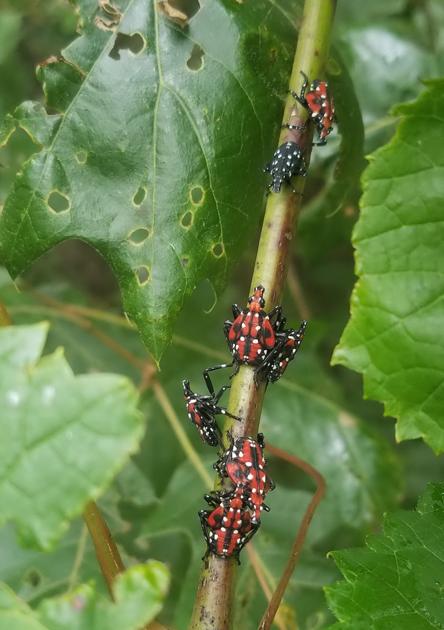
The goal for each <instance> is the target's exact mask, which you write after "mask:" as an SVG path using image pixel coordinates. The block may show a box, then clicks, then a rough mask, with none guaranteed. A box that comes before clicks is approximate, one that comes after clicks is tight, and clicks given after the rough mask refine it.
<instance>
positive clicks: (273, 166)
mask: <svg viewBox="0 0 444 630" xmlns="http://www.w3.org/2000/svg"><path fill="white" fill-rule="evenodd" d="M264 170H265V172H266V173H270V175H271V182H270V184H269V186H268V190H269V191H271V192H274V193H278V192H280V190H281V187H282V184H283V183H284V182H285V183H287V184H290V185H291V180H292V178H293V177H295V176H296V175H300V176H301V177H305V176H306V175H307V167H306V164H305V161H304V156H303V152H302V149H301V147H300V146H299V145H298V144H297V143H296V142H290V141H288V142H284V143H283V144H281V145H280V147H278V148H277V149H276V151H275V152H274V154H273V157H272V159H271V162H269V163H268V164H267V165H266V167H265V169H264Z"/></svg>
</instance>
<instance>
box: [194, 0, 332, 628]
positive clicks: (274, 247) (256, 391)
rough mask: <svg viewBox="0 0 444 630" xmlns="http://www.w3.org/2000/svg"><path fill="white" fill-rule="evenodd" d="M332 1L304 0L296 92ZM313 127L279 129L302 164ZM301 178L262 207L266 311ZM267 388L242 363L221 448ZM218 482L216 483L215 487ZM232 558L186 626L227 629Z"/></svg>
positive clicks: (315, 64)
mask: <svg viewBox="0 0 444 630" xmlns="http://www.w3.org/2000/svg"><path fill="white" fill-rule="evenodd" d="M335 7H336V2H335V0H305V5H304V13H303V17H302V22H301V27H300V31H299V37H298V42H297V48H296V54H295V58H294V63H293V69H292V73H291V78H290V87H291V89H293V90H295V91H296V92H298V91H299V90H300V88H301V86H302V81H303V79H302V76H301V74H300V71H301V70H302V71H304V72H305V74H306V75H307V76H308V77H310V78H316V77H319V76H322V74H323V70H324V67H325V63H326V60H327V55H328V48H329V39H330V31H331V26H332V22H333V16H334V11H335ZM288 120H291V122H292V123H293V124H299V125H301V124H302V123H303V122H305V121H306V120H307V112H306V111H305V110H304V108H302V107H301V106H299V105H298V104H295V101H294V99H293V97H291V96H289V97H288V99H287V102H286V106H285V112H284V117H283V122H284V123H286V122H288ZM310 127H311V126H308V127H307V130H306V131H305V132H302V133H301V132H297V133H298V134H299V135H298V136H296V134H295V132H290V131H289V130H288V129H285V130H283V131H282V133H281V136H280V139H279V144H281V143H282V142H284V141H285V140H287V139H292V140H295V141H298V142H299V143H300V144H301V146H302V147H305V156H306V162H307V164H308V162H309V157H310V147H311V140H312V131H311V128H310ZM304 183H305V181H304V178H302V177H299V178H298V180H297V181H296V182H295V191H296V193H293V192H292V190H291V189H290V187H288V186H284V187H283V188H282V190H281V192H280V193H279V194H270V195H269V197H268V201H267V207H266V210H265V217H264V222H263V226H262V231H261V236H260V241H259V247H258V251H257V256H256V262H255V266H254V271H253V277H252V282H251V290H252V289H253V288H254V287H255V286H257V285H258V284H262V285H263V286H264V287H265V289H266V294H265V297H266V304H267V309H268V310H270V309H271V308H273V307H274V306H275V305H276V304H278V303H279V302H280V301H281V298H282V293H283V289H284V285H285V282H286V272H287V266H288V260H289V254H290V247H291V248H292V247H293V244H292V241H293V239H294V236H295V223H296V218H297V215H298V213H299V209H300V203H301V197H302V192H303V189H304ZM264 392H265V385H264V384H262V385H260V386H257V385H256V383H255V379H254V370H253V369H252V368H250V367H249V366H242V367H241V368H240V370H239V372H238V373H237V375H236V376H235V377H234V378H233V380H232V387H231V391H230V400H229V405H228V409H229V411H230V412H231V413H232V414H235V415H237V416H240V417H241V418H243V420H242V422H236V423H234V424H233V423H232V422H227V423H226V425H225V427H224V438H225V446H227V445H228V440H229V437H228V436H229V434H232V435H233V437H234V438H236V437H237V436H241V435H255V434H256V432H257V430H258V426H259V419H260V414H261V411H262V402H263V396H264ZM217 483H218V482H217V481H216V486H217ZM236 569H237V564H236V560H234V559H230V560H224V559H221V558H218V557H217V556H215V555H213V554H209V555H207V556H206V558H205V561H204V565H203V567H202V571H201V575H200V580H199V585H198V589H197V595H196V599H195V602H194V609H193V614H192V618H191V623H190V630H210V629H211V630H228V629H229V628H230V627H231V620H232V608H233V594H234V580H235V576H236Z"/></svg>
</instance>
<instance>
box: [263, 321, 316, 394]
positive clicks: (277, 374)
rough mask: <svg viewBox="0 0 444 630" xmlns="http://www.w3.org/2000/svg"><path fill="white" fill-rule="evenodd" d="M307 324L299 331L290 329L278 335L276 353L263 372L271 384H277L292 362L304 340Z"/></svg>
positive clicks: (304, 322)
mask: <svg viewBox="0 0 444 630" xmlns="http://www.w3.org/2000/svg"><path fill="white" fill-rule="evenodd" d="M306 328H307V322H306V321H305V320H304V321H303V322H302V323H301V325H300V327H299V329H298V330H295V329H294V328H289V329H287V330H283V331H282V332H280V333H278V334H277V337H278V341H277V343H276V347H275V351H274V352H273V354H271V355H270V356H269V361H267V364H265V365H264V367H263V370H264V372H265V375H266V378H267V380H268V381H269V382H270V383H275V382H276V381H277V380H279V379H280V378H281V376H282V375H283V374H284V372H285V370H286V369H287V366H288V364H289V363H290V361H292V360H293V359H294V357H295V355H296V352H297V351H298V350H299V348H300V346H301V343H302V341H303V340H304V335H305V329H306Z"/></svg>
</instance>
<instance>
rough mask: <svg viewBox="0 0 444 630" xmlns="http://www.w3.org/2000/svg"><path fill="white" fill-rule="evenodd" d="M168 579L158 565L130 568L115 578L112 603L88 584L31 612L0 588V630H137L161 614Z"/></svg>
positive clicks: (4, 586) (163, 569)
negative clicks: (3, 629) (5, 629)
mask: <svg viewBox="0 0 444 630" xmlns="http://www.w3.org/2000/svg"><path fill="white" fill-rule="evenodd" d="M168 583H169V575H168V570H167V569H166V567H165V566H164V565H163V564H161V563H160V562H156V561H151V562H148V563H147V564H145V565H144V566H134V567H131V568H130V569H128V570H127V571H125V573H123V574H121V575H119V576H118V577H117V578H116V581H115V586H114V597H115V602H111V601H110V600H109V598H108V597H104V596H102V595H98V594H97V593H96V592H95V589H94V588H93V586H92V585H90V584H84V585H82V586H80V587H78V588H77V589H76V590H75V591H73V592H71V593H69V594H68V595H64V596H62V597H57V598H54V599H46V600H44V601H43V602H42V603H41V604H40V605H39V607H38V609H37V610H35V611H33V610H32V609H31V608H29V607H28V606H27V605H26V604H25V603H24V602H23V601H21V600H20V599H19V598H17V597H16V596H15V595H14V593H13V592H12V591H11V590H10V589H9V588H8V587H7V586H6V585H1V586H0V627H2V628H8V630H62V629H66V628H67V629H72V630H74V629H75V630H139V629H140V628H141V627H142V626H143V625H144V624H147V623H148V622H149V621H151V620H152V619H153V618H154V617H155V616H156V615H157V614H158V613H159V611H160V610H161V608H162V603H163V600H164V598H165V595H166V591H167V589H168Z"/></svg>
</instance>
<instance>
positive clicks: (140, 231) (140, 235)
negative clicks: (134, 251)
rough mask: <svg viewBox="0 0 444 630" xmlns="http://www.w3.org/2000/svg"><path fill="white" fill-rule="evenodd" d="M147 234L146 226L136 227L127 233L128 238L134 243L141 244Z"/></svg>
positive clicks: (148, 232)
mask: <svg viewBox="0 0 444 630" xmlns="http://www.w3.org/2000/svg"><path fill="white" fill-rule="evenodd" d="M149 235H150V231H149V230H148V229H147V228H137V229H136V230H133V231H132V232H131V233H130V234H129V236H128V240H129V241H130V242H131V243H133V244H134V245H141V244H142V243H143V242H144V241H146V239H147V238H148V236H149Z"/></svg>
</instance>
